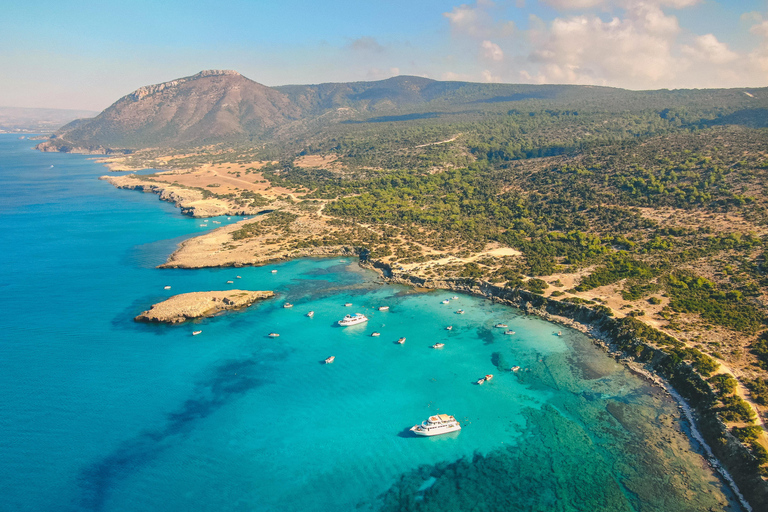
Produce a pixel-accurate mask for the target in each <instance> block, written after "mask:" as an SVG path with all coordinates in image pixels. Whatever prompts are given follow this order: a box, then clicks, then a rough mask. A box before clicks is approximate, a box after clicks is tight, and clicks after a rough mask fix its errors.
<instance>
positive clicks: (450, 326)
mask: <svg viewBox="0 0 768 512" xmlns="http://www.w3.org/2000/svg"><path fill="white" fill-rule="evenodd" d="M445 330H446V331H452V330H453V326H452V325H449V326H448V327H446V328H445Z"/></svg>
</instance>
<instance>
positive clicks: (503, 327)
mask: <svg viewBox="0 0 768 512" xmlns="http://www.w3.org/2000/svg"><path fill="white" fill-rule="evenodd" d="M494 327H497V328H499V329H506V328H507V327H509V326H508V325H507V324H496V325H494Z"/></svg>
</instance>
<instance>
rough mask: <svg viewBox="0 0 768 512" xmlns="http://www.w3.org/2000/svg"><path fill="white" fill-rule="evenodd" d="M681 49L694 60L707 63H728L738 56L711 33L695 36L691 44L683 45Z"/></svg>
mask: <svg viewBox="0 0 768 512" xmlns="http://www.w3.org/2000/svg"><path fill="white" fill-rule="evenodd" d="M681 51H682V53H683V54H684V55H686V56H688V57H690V58H692V59H693V60H695V61H699V62H704V63H708V64H728V63H729V62H733V61H735V60H737V59H738V58H739V55H738V54H737V53H735V52H732V51H731V50H729V49H728V46H727V45H726V44H724V43H721V42H720V41H718V40H717V38H716V37H715V36H714V35H712V34H706V35H703V36H699V37H697V38H696V40H695V42H694V45H693V46H688V45H686V46H683V47H682V49H681Z"/></svg>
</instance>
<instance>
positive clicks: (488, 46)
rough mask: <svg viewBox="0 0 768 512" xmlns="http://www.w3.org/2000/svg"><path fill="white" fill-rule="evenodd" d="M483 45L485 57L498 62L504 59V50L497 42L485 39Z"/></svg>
mask: <svg viewBox="0 0 768 512" xmlns="http://www.w3.org/2000/svg"><path fill="white" fill-rule="evenodd" d="M481 47H482V49H483V57H484V58H486V59H488V60H493V61H496V62H500V61H502V60H504V52H503V51H502V50H501V48H500V47H499V45H497V44H496V43H493V42H491V41H488V40H487V39H486V40H485V41H483V43H482V45H481Z"/></svg>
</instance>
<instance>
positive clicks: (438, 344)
mask: <svg viewBox="0 0 768 512" xmlns="http://www.w3.org/2000/svg"><path fill="white" fill-rule="evenodd" d="M444 346H445V343H435V344H434V345H432V348H443V347H444Z"/></svg>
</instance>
